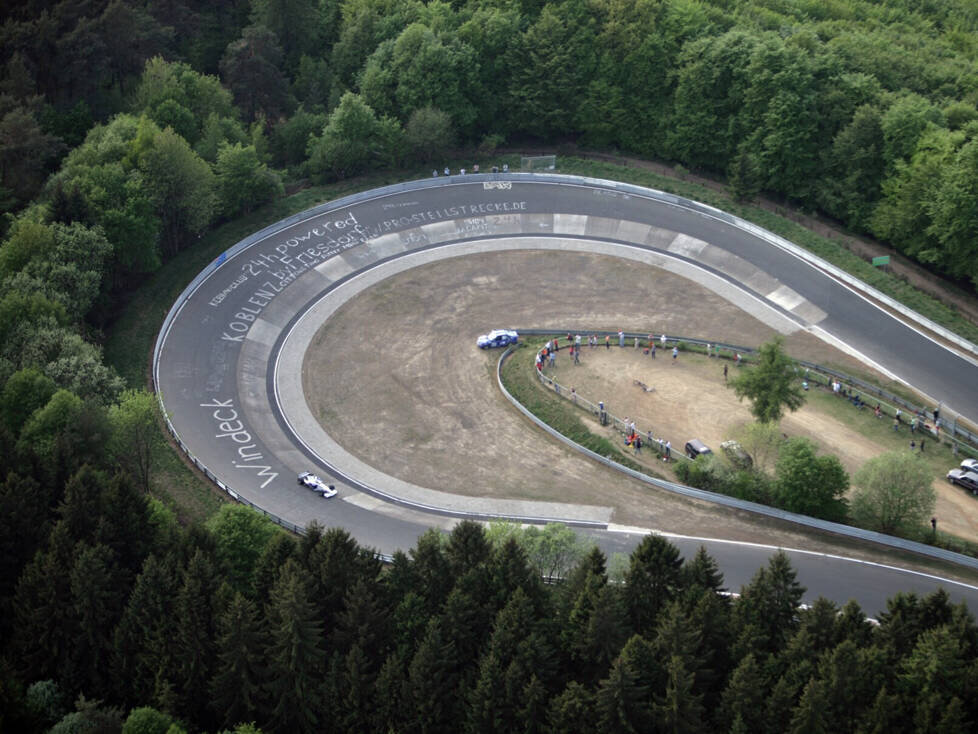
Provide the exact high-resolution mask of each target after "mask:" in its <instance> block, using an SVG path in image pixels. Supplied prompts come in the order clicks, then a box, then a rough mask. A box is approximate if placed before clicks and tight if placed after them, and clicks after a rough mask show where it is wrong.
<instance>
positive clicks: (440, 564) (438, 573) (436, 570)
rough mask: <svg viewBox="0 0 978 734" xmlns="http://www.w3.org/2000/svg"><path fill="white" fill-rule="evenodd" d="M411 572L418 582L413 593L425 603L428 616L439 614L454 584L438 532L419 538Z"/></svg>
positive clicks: (412, 550)
mask: <svg viewBox="0 0 978 734" xmlns="http://www.w3.org/2000/svg"><path fill="white" fill-rule="evenodd" d="M411 570H412V572H413V575H414V578H415V579H416V581H417V583H416V584H415V585H414V586H413V588H412V591H414V592H415V593H416V594H418V596H420V597H421V599H422V600H423V601H424V605H425V609H426V610H427V612H428V615H432V614H437V613H438V612H439V611H441V605H442V604H444V603H445V599H446V598H447V597H448V594H449V592H450V591H451V590H452V583H453V579H452V576H451V572H450V570H449V565H448V559H447V558H445V552H444V548H443V542H442V538H441V536H440V535H439V534H438V532H437V531H435V530H429V531H427V532H426V533H424V534H423V535H422V536H421V537H420V538H418V542H417V543H416V544H415V546H414V548H412V549H411Z"/></svg>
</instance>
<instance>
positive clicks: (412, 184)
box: [152, 173, 978, 555]
mask: <svg viewBox="0 0 978 734" xmlns="http://www.w3.org/2000/svg"><path fill="white" fill-rule="evenodd" d="M469 181H533V182H536V183H543V184H554V185H567V186H595V187H599V188H603V189H610V190H614V191H619V192H622V193H627V194H629V195H632V196H636V197H643V198H646V199H652V200H655V201H659V202H662V203H665V204H668V205H671V206H675V207H678V208H682V209H686V210H688V211H692V212H696V213H697V214H700V215H701V216H704V217H709V218H712V219H717V220H720V221H723V222H726V223H727V224H730V225H731V226H734V227H737V228H739V229H742V230H744V231H747V232H750V233H751V234H753V235H755V236H757V237H760V238H761V239H764V240H765V241H767V242H769V243H771V244H772V245H774V246H776V247H779V248H781V249H785V250H788V251H790V252H792V253H794V254H795V255H796V256H798V257H799V258H802V259H804V260H806V261H808V262H810V263H813V264H815V265H817V266H818V267H819V268H821V269H822V270H824V271H826V272H829V273H831V274H832V275H833V276H834V277H836V278H838V279H839V280H842V281H843V282H845V283H847V284H848V285H849V286H850V287H852V288H854V289H856V290H860V291H862V292H864V293H867V294H868V295H870V296H871V297H872V298H874V299H876V300H878V301H880V302H882V303H886V304H887V306H889V307H890V308H892V309H894V310H896V311H898V312H899V313H901V314H902V315H903V316H904V317H905V318H907V319H909V320H913V321H916V322H917V323H919V324H921V325H922V326H924V327H925V328H927V329H929V330H931V331H933V332H934V333H937V334H940V335H941V336H942V337H943V338H945V339H947V340H948V341H951V342H953V343H955V344H958V345H959V346H960V347H962V348H963V349H965V350H966V351H968V352H970V353H971V354H974V355H978V346H976V345H974V344H972V343H971V342H968V341H967V340H964V339H962V338H961V337H959V336H958V335H956V334H954V333H952V332H950V331H948V330H947V329H945V328H943V327H941V326H940V325H938V324H936V323H934V322H932V321H930V320H929V319H926V318H924V317H923V316H920V315H919V314H916V313H915V312H913V311H911V310H909V309H907V308H906V307H905V306H903V305H902V304H900V303H897V302H896V301H894V300H893V299H891V298H889V297H888V296H886V295H885V294H883V293H881V292H879V291H877V290H876V289H875V288H872V287H871V286H869V285H867V284H865V283H862V282H861V281H859V280H858V279H856V278H853V277H852V276H851V275H849V274H848V273H845V272H844V271H842V270H840V269H839V268H836V267H835V266H834V265H831V264H830V263H827V262H825V261H823V260H821V259H820V258H818V257H817V256H815V255H813V254H811V253H809V252H807V251H806V250H804V249H802V248H800V247H798V246H797V245H795V244H793V243H791V242H789V241H787V240H785V239H784V238H782V237H779V236H778V235H775V234H774V233H772V232H768V231H767V230H764V229H762V228H760V227H758V226H757V225H754V224H751V223H750V222H747V221H745V220H742V219H740V218H739V217H735V216H733V215H732V214H728V213H727V212H724V211H721V210H719V209H716V208H714V207H711V206H708V205H706V204H701V203H699V202H696V201H692V200H690V199H685V198H683V197H680V196H675V195H672V194H667V193H665V192H662V191H656V190H654V189H648V188H644V187H641V186H635V185H633V184H625V183H619V182H616V181H607V180H603V179H596V178H588V177H580V176H569V175H564V174H533V173H489V174H486V173H483V174H475V175H468V176H448V177H438V178H432V179H421V180H417V181H407V182H403V183H398V184H392V185H389V186H385V187H382V188H378V189H372V190H370V191H367V192H361V193H357V194H352V195H350V196H346V197H343V198H341V199H337V200H335V201H330V202H325V203H323V204H320V205H319V206H316V207H313V208H312V209H308V210H306V211H304V212H300V213H298V214H294V215H292V216H291V217H287V218H286V219H283V220H280V221H278V222H275V223H274V224H271V225H269V226H267V227H265V228H264V229H261V230H260V231H258V232H255V233H253V234H251V235H249V236H248V237H245V238H244V239H242V240H241V241H239V242H238V243H237V244H235V245H233V246H232V247H230V248H229V249H228V250H226V251H225V252H223V253H221V255H220V256H219V257H218V258H217V259H216V260H215V261H214V262H213V263H212V264H211V265H209V266H208V267H207V268H205V269H204V270H202V271H201V272H200V273H198V275H197V276H196V277H195V278H194V279H193V280H192V281H191V282H190V284H189V285H188V286H187V287H186V288H185V289H184V290H183V292H181V294H180V295H179V296H178V297H177V300H176V302H175V303H174V304H173V306H172V307H171V308H170V310H169V312H168V313H167V315H166V317H165V318H164V320H163V324H162V326H161V328H160V332H159V335H158V336H157V339H156V344H155V347H154V350H153V369H152V380H153V387H154V389H155V388H156V386H157V385H158V384H159V364H160V352H161V350H162V346H163V343H164V341H165V339H166V335H167V333H168V332H169V330H170V326H171V325H172V323H173V321H174V319H175V318H176V317H177V316H178V315H179V314H180V312H181V311H182V310H183V307H184V304H185V303H186V302H187V300H188V299H189V298H190V297H191V296H192V295H193V293H194V292H195V291H196V290H197V288H199V287H200V285H201V284H202V283H203V282H204V281H205V280H207V279H208V278H209V277H211V276H212V275H213V274H214V273H215V272H217V270H218V269H219V268H221V267H223V266H224V265H225V264H227V263H228V262H230V261H231V260H232V259H233V258H234V257H235V256H237V255H238V254H239V253H241V252H242V251H244V250H245V249H247V248H248V247H251V246H252V245H254V244H256V243H258V242H260V241H262V240H263V239H266V238H267V237H270V236H271V235H273V234H275V233H276V232H279V231H280V230H282V229H284V228H286V227H289V226H292V225H294V224H297V223H299V222H303V221H306V220H308V219H312V218H315V217H318V216H321V215H323V214H325V213H327V212H331V211H335V210H338V209H342V208H343V207H346V206H351V205H353V204H356V203H358V202H362V201H367V200H370V199H374V198H377V197H378V196H384V195H389V194H394V193H399V192H403V191H417V190H421V189H427V188H432V187H437V186H445V185H451V184H456V183H467V182H469ZM157 399H158V401H159V404H160V410H161V411H162V413H163V416H164V420H166V424H167V429H168V430H169V431H170V433H171V434H172V435H173V437H174V440H176V442H177V444H178V445H179V446H180V449H181V450H182V451H184V452H185V453H186V454H187V456H188V457H189V458H190V459H191V461H193V463H194V465H195V466H197V467H198V468H200V469H201V471H203V472H204V474H205V475H206V476H207V477H208V478H209V479H210V480H211V481H213V482H215V483H216V484H218V486H219V487H220V488H221V489H222V490H223V491H225V492H227V493H228V494H229V496H231V497H234V498H235V499H237V500H238V501H242V500H241V498H240V497H239V496H238V495H237V493H236V492H234V490H233V488H231V487H228V486H226V485H223V484H222V483H219V482H218V480H217V478H216V477H215V476H214V475H213V474H212V473H211V472H210V471H209V470H208V469H207V467H206V466H204V465H203V464H202V463H201V462H200V461H199V460H198V459H197V458H196V456H194V454H193V452H191V451H190V449H189V447H187V446H185V445H184V443H183V441H181V439H180V437H179V435H178V434H177V432H176V430H175V428H174V426H173V424H172V423H171V422H170V420H169V418H168V417H167V413H166V404H165V397H164V396H163V395H162V394H159V393H157ZM247 504H249V505H251V506H252V507H255V509H257V510H259V511H260V512H262V513H263V514H265V515H267V516H268V517H269V518H271V519H272V520H273V521H275V522H276V523H278V524H279V525H281V526H282V527H285V528H288V529H291V530H294V531H295V532H302V529H301V528H299V527H298V526H296V525H294V524H293V523H290V522H288V521H286V520H284V519H282V518H279V517H277V516H275V515H272V514H271V513H267V512H265V511H264V510H262V509H261V508H259V507H257V506H255V505H252V504H251V503H247ZM955 555H957V554H955Z"/></svg>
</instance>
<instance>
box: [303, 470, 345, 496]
mask: <svg viewBox="0 0 978 734" xmlns="http://www.w3.org/2000/svg"><path fill="white" fill-rule="evenodd" d="M299 484H300V485H301V486H303V487H305V488H306V489H311V490H312V491H313V492H315V493H316V494H321V495H322V496H323V499H329V498H330V497H335V496H336V487H334V486H333V485H332V484H326V482H324V481H323V480H322V479H320V478H319V477H317V476H316V475H315V474H313V473H311V472H307V471H304V472H302V474H300V475H299Z"/></svg>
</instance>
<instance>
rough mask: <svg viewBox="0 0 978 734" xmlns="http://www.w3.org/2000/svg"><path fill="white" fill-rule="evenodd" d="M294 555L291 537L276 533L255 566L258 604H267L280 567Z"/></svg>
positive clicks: (293, 544)
mask: <svg viewBox="0 0 978 734" xmlns="http://www.w3.org/2000/svg"><path fill="white" fill-rule="evenodd" d="M295 554H296V542H295V540H294V539H293V538H292V536H291V535H287V534H286V533H276V534H275V535H273V536H272V539H271V540H270V541H269V543H268V545H266V546H265V550H264V551H262V554H261V556H259V558H258V563H257V564H256V565H255V599H256V601H257V602H258V603H259V604H267V603H268V601H269V599H270V597H271V593H272V587H273V586H274V585H275V581H276V579H278V576H279V572H280V571H281V570H282V566H284V565H285V562H286V561H287V560H289V559H290V558H292V557H293V556H294V555H295Z"/></svg>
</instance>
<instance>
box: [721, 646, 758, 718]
mask: <svg viewBox="0 0 978 734" xmlns="http://www.w3.org/2000/svg"><path fill="white" fill-rule="evenodd" d="M766 692H767V684H766V682H765V680H764V675H763V673H762V671H761V668H760V666H759V665H758V664H757V658H755V657H754V654H753V653H748V654H747V655H746V656H745V657H744V658H742V659H741V660H740V663H739V664H738V665H737V667H736V668H735V669H734V671H733V673H732V674H731V675H730V678H729V679H728V681H727V687H726V688H725V689H724V691H723V697H722V698H721V700H720V707H719V709H718V711H717V715H716V723H717V725H718V726H722V725H723V723H724V722H727V721H735V720H736V721H740V722H741V724H742V725H743V726H744V728H745V729H746V730H747V731H760V730H761V728H762V727H761V725H762V722H763V718H764V700H765V698H766Z"/></svg>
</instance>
